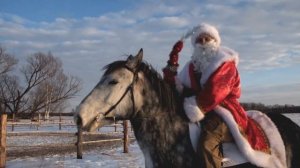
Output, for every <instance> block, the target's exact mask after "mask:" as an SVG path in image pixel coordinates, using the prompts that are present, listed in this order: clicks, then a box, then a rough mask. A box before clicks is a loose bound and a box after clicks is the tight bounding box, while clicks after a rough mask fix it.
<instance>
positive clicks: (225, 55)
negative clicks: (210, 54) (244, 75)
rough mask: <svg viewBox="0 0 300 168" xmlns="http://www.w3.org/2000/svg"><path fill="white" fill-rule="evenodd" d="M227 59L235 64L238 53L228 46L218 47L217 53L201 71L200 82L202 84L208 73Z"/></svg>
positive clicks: (212, 71) (208, 75) (237, 60)
mask: <svg viewBox="0 0 300 168" xmlns="http://www.w3.org/2000/svg"><path fill="white" fill-rule="evenodd" d="M228 61H234V62H235V65H236V66H237V65H238V62H239V56H238V53H237V52H235V51H234V50H232V49H230V48H226V47H220V48H219V51H218V53H217V55H216V56H215V57H214V58H213V59H212V61H211V62H210V63H209V65H208V66H207V68H206V69H205V70H204V71H203V72H202V77H201V80H200V84H201V85H204V83H205V82H206V81H207V79H208V78H209V77H210V75H211V74H213V73H214V72H215V71H216V70H217V69H218V68H219V67H220V66H221V65H222V64H223V63H225V62H228Z"/></svg>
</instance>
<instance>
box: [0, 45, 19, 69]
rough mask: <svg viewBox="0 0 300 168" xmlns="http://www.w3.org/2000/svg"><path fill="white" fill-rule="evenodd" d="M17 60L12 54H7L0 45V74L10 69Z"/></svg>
mask: <svg viewBox="0 0 300 168" xmlns="http://www.w3.org/2000/svg"><path fill="white" fill-rule="evenodd" d="M17 62H18V61H17V59H15V58H14V57H13V56H12V55H9V54H7V53H6V52H5V50H4V49H3V48H2V47H1V46H0V75H3V74H5V73H7V72H8V71H11V70H12V68H13V67H14V65H15V64H17Z"/></svg>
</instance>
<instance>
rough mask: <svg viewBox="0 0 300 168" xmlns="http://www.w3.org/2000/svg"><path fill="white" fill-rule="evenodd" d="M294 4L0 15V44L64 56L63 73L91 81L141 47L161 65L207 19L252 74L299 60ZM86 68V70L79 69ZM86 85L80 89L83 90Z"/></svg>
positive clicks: (178, 4)
mask: <svg viewBox="0 0 300 168" xmlns="http://www.w3.org/2000/svg"><path fill="white" fill-rule="evenodd" d="M299 9H300V1H296V0H293V1H291V2H287V1H279V0H277V1H250V0H249V1H241V2H239V1H218V2H217V1H209V2H205V3H204V2H199V1H185V2H182V1H154V2H152V1H151V2H149V1H146V2H145V1H140V2H137V3H136V4H135V7H134V8H133V9H132V10H128V11H124V10H123V11H119V12H114V13H106V14H103V15H100V16H98V17H90V16H86V17H83V18H63V17H58V18H57V19H55V20H54V21H52V22H50V21H48V22H35V21H30V20H28V19H26V18H22V16H15V15H10V14H1V13H0V40H1V42H0V43H1V45H3V46H4V47H5V48H7V50H8V51H11V52H13V53H14V54H15V55H16V56H20V57H24V56H25V55H28V54H32V53H33V52H38V51H42V52H48V51H51V52H52V53H54V54H56V55H57V56H59V57H61V59H62V60H63V61H64V65H65V69H66V70H67V71H69V72H70V73H72V74H73V75H77V74H79V75H80V77H81V78H83V80H84V81H93V82H94V83H95V80H96V79H98V76H99V75H100V73H101V72H99V69H101V67H103V66H104V65H106V64H107V63H109V62H111V61H114V60H116V59H120V58H123V57H122V56H123V55H125V54H135V52H137V50H138V49H139V48H144V51H145V59H146V60H147V61H148V62H150V63H151V64H153V65H154V67H157V69H160V68H161V67H163V66H164V65H165V62H166V60H167V57H168V54H169V52H170V49H171V47H172V45H173V43H175V42H176V40H178V39H179V38H180V37H181V35H182V34H183V33H185V31H186V30H188V29H190V28H191V27H193V26H195V25H196V24H199V23H200V22H202V21H207V22H209V23H212V24H215V25H216V26H217V27H218V28H219V29H220V33H221V36H222V43H223V44H224V45H226V46H229V47H231V48H233V49H235V50H237V51H238V52H239V53H240V57H241V63H240V66H239V67H240V69H241V70H242V71H256V70H261V69H273V68H277V67H288V66H291V65H294V64H299V63H300V52H299V51H300V45H299V44H300V38H299V36H300V29H299V27H300V22H299V20H300V15H299V12H298V11H299ZM189 43H190V42H189V40H188V41H187V42H186V44H185V48H184V50H183V52H182V54H181V57H180V61H181V63H180V64H181V65H183V62H185V61H187V60H188V59H189V58H190V54H191V46H190V44H189ZM82 65H84V66H82ZM86 65H89V66H88V67H87V66H86ZM79 67H80V68H79ZM85 68H86V69H87V71H89V72H88V74H90V75H86V74H84V72H82V71H83V69H85ZM95 76H97V77H96V78H95ZM91 85H92V84H89V87H84V89H85V90H84V93H87V90H89V89H91Z"/></svg>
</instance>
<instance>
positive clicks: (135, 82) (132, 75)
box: [75, 49, 143, 131]
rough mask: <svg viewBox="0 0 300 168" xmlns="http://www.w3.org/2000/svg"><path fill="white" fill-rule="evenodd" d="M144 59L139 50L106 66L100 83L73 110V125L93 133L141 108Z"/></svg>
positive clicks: (131, 114) (126, 117)
mask: <svg viewBox="0 0 300 168" xmlns="http://www.w3.org/2000/svg"><path fill="white" fill-rule="evenodd" d="M142 59H143V50H142V49H141V50H140V51H139V53H138V54H137V55H136V56H129V57H128V58H127V60H126V61H116V62H113V63H111V64H109V65H108V66H106V68H107V69H106V71H105V73H104V75H103V76H102V78H101V80H100V82H99V83H98V84H97V85H96V86H95V88H94V89H93V90H92V91H91V92H90V93H89V94H88V95H87V96H86V97H85V98H84V99H83V100H82V102H81V103H80V105H79V107H78V108H77V110H76V114H75V122H76V123H77V125H78V126H80V127H82V128H83V129H84V130H87V131H93V130H95V129H97V128H98V127H101V126H102V125H104V124H110V123H112V122H113V121H114V119H115V118H116V119H129V118H130V117H131V116H133V115H135V114H134V113H137V112H138V111H139V109H140V108H141V106H142V105H141V102H142V100H143V98H142V96H141V94H142V91H141V86H142V83H143V77H142V74H141V73H140V72H139V67H140V64H141V62H142Z"/></svg>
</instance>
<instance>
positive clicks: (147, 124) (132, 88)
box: [75, 49, 300, 168]
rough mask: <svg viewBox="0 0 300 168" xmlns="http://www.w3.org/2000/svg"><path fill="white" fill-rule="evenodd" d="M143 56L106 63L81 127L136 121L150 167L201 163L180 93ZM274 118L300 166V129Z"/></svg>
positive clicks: (80, 113) (81, 113) (78, 117)
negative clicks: (116, 121) (143, 59)
mask: <svg viewBox="0 0 300 168" xmlns="http://www.w3.org/2000/svg"><path fill="white" fill-rule="evenodd" d="M142 58H143V51H142V49H141V50H140V51H139V53H138V54H137V55H136V56H129V57H128V58H127V60H126V61H123V60H121V61H115V62H113V63H111V64H109V65H107V66H106V67H105V68H106V71H105V73H104V75H103V76H102V78H101V80H100V82H99V83H98V84H97V85H96V86H95V88H94V89H93V90H92V91H91V92H90V93H89V94H88V95H87V96H86V97H85V98H84V99H83V100H82V102H81V104H80V105H79V107H78V110H77V112H76V114H75V121H76V123H77V125H78V126H79V127H81V128H82V129H84V130H86V131H93V130H95V129H97V128H98V127H101V126H103V125H105V124H110V123H112V122H113V121H114V120H115V119H116V120H130V122H131V124H132V126H133V130H134V134H135V137H136V140H137V142H138V144H139V146H140V148H141V150H142V152H143V154H144V157H145V166H146V167H179V168H182V167H185V168H188V167H200V165H201V163H200V162H201V161H199V159H198V158H197V157H196V154H195V151H194V149H193V147H192V144H191V140H190V136H189V127H188V119H187V118H186V116H185V114H184V113H183V112H182V110H183V108H182V104H181V103H180V102H182V100H181V98H180V96H179V95H178V94H177V92H176V90H175V89H173V88H172V87H170V86H169V85H168V84H167V83H166V82H165V81H164V80H163V79H162V77H161V75H160V74H159V73H158V72H157V71H155V70H154V69H153V68H152V67H151V66H150V65H149V64H147V63H145V62H143V61H142ZM268 116H269V117H270V118H271V120H272V121H273V122H274V123H275V125H276V126H277V127H278V129H279V131H280V134H281V136H282V139H283V141H284V143H285V147H286V159H287V164H288V167H293V168H296V167H300V159H299V158H300V127H299V126H298V125H296V124H295V123H293V122H292V121H291V120H290V119H288V118H286V117H285V116H283V115H281V114H268ZM235 167H256V166H254V165H251V164H250V163H246V164H242V165H237V166H235Z"/></svg>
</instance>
